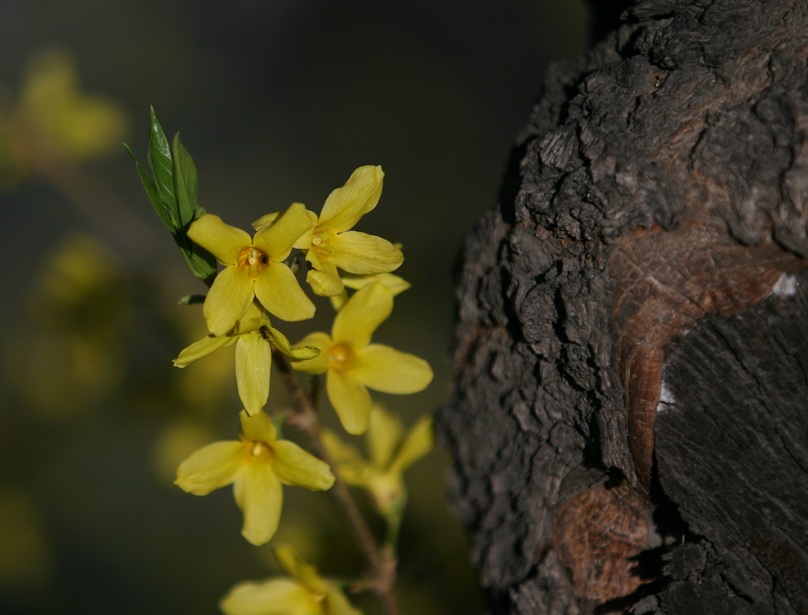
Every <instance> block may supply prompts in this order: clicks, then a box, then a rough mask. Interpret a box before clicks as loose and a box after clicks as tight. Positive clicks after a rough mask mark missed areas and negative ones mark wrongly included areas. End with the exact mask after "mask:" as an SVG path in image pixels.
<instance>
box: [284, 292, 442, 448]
mask: <svg viewBox="0 0 808 615" xmlns="http://www.w3.org/2000/svg"><path fill="white" fill-rule="evenodd" d="M392 310H393V294H392V292H391V291H390V289H389V288H387V287H385V286H383V285H382V284H371V285H370V286H366V287H365V288H363V289H361V290H358V291H357V292H356V293H355V294H354V295H353V297H351V298H350V299H349V300H348V302H347V303H346V304H345V306H344V307H343V308H342V309H341V310H340V311H339V312H338V313H337V316H336V318H335V319H334V326H333V328H332V332H331V335H328V334H327V333H311V334H310V335H307V336H306V337H305V338H304V339H303V340H302V341H301V342H300V344H299V345H300V346H314V347H315V348H317V349H319V350H320V354H319V355H318V356H316V357H314V358H313V359H308V360H303V361H294V362H293V363H292V366H293V367H294V368H295V369H298V370H301V371H304V372H306V373H309V374H326V391H327V392H328V399H330V400H331V404H332V405H333V406H334V409H335V410H336V411H337V414H338V415H339V418H340V421H341V422H342V426H343V427H344V428H345V429H346V431H348V433H351V434H354V435H359V434H362V433H364V432H365V431H366V430H367V427H368V420H369V418H370V408H371V405H372V404H371V398H370V393H368V388H371V389H374V390H376V391H381V392H383V393H398V394H406V393H417V392H418V391H422V390H424V389H425V388H426V387H427V385H428V384H429V383H430V382H431V381H432V369H431V368H430V367H429V364H428V363H427V362H426V361H424V360H423V359H419V358H418V357H416V356H414V355H411V354H407V353H403V352H399V351H397V350H394V349H392V348H390V347H389V346H383V345H381V344H371V343H370V338H371V336H372V335H373V332H374V331H375V330H376V328H377V327H378V326H379V325H380V324H381V323H383V322H384V321H385V320H386V319H387V317H388V316H389V315H390V313H391V312H392Z"/></svg>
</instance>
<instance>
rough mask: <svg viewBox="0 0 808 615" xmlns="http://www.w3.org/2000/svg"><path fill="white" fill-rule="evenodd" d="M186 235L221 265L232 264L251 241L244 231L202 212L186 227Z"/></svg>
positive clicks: (217, 217)
mask: <svg viewBox="0 0 808 615" xmlns="http://www.w3.org/2000/svg"><path fill="white" fill-rule="evenodd" d="M188 237H190V239H191V241H193V242H194V243H196V244H199V245H200V246H202V247H203V248H205V249H206V250H207V251H208V252H210V253H211V254H213V256H215V257H216V260H218V261H219V262H220V263H222V264H223V265H233V264H234V263H235V262H236V261H237V260H238V255H239V253H240V252H241V251H242V250H243V249H244V248H246V247H247V246H249V245H250V244H251V243H252V240H251V239H250V236H249V234H248V233H247V232H246V231H242V230H241V229H240V228H236V227H235V226H230V225H229V224H225V223H224V222H223V221H222V219H221V218H220V217H219V216H215V215H213V214H204V215H203V216H201V217H199V218H197V219H196V220H194V221H193V222H192V223H191V226H189V227H188Z"/></svg>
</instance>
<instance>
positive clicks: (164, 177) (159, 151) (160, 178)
mask: <svg viewBox="0 0 808 615" xmlns="http://www.w3.org/2000/svg"><path fill="white" fill-rule="evenodd" d="M149 114H150V117H151V124H150V127H149V128H150V130H149V158H148V161H149V167H150V168H151V171H152V175H153V176H154V183H155V185H156V187H157V193H158V194H159V195H160V200H161V201H162V202H163V204H164V205H165V206H166V208H168V210H169V211H171V213H172V217H173V219H174V220H176V221H177V227H175V229H174V230H176V228H178V227H179V226H180V224H179V221H180V220H181V219H182V217H181V216H180V215H179V207H178V205H177V197H176V195H175V194H174V165H173V161H172V159H171V149H170V148H169V146H168V139H166V135H165V133H164V132H163V128H162V126H160V122H158V121H157V115H155V113H154V107H151V108H150V109H149Z"/></svg>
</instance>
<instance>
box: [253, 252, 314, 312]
mask: <svg viewBox="0 0 808 615" xmlns="http://www.w3.org/2000/svg"><path fill="white" fill-rule="evenodd" d="M255 296H256V297H258V300H259V301H260V302H261V305H263V306H264V307H265V308H266V309H267V310H268V311H269V312H270V313H271V314H274V315H275V316H277V317H278V318H280V319H281V320H288V321H297V320H306V319H308V318H311V317H312V316H314V304H313V303H312V302H311V300H310V299H309V298H308V297H307V296H306V293H304V292H303V289H302V288H300V284H298V283H297V279H296V278H295V274H294V273H292V270H291V269H289V267H287V266H286V265H284V264H283V263H274V262H270V264H269V267H267V268H266V269H264V270H263V271H262V272H261V275H259V276H258V278H256V280H255Z"/></svg>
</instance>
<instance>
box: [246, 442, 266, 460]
mask: <svg viewBox="0 0 808 615" xmlns="http://www.w3.org/2000/svg"><path fill="white" fill-rule="evenodd" d="M250 454H252V456H253V457H261V456H265V455H268V454H269V447H268V446H267V445H266V444H264V443H263V442H253V443H252V448H251V449H250Z"/></svg>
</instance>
